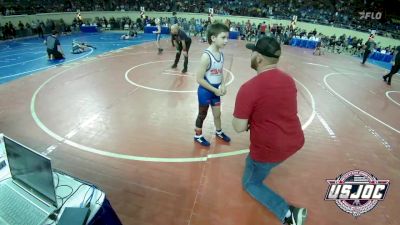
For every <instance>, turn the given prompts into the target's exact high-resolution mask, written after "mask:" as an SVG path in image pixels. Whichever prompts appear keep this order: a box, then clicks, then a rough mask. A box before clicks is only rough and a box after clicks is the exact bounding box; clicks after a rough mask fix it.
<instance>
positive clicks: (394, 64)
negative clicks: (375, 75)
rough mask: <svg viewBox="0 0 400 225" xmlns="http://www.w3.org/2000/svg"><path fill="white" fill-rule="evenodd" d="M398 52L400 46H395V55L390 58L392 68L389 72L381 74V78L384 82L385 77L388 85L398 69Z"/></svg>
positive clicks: (399, 60)
mask: <svg viewBox="0 0 400 225" xmlns="http://www.w3.org/2000/svg"><path fill="white" fill-rule="evenodd" d="M399 52H400V46H397V48H396V51H395V52H394V53H395V55H393V59H392V69H391V70H390V72H389V73H388V74H386V75H385V76H383V80H384V81H385V82H386V79H387V84H388V85H391V82H392V76H393V74H395V73H397V72H398V71H399V69H400V54H399Z"/></svg>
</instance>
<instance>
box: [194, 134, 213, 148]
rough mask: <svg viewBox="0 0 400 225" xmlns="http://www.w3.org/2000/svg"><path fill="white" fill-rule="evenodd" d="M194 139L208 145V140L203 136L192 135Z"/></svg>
mask: <svg viewBox="0 0 400 225" xmlns="http://www.w3.org/2000/svg"><path fill="white" fill-rule="evenodd" d="M194 141H195V142H197V143H199V144H201V145H203V146H210V142H208V141H207V140H206V139H205V138H204V137H203V136H201V137H194Z"/></svg>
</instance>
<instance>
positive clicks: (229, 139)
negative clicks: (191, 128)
mask: <svg viewBox="0 0 400 225" xmlns="http://www.w3.org/2000/svg"><path fill="white" fill-rule="evenodd" d="M215 136H217V137H219V138H221V139H222V140H223V141H225V142H230V141H231V138H230V137H228V136H227V135H226V134H225V133H224V132H221V133H218V132H216V133H215Z"/></svg>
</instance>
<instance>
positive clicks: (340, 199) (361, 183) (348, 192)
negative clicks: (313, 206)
mask: <svg viewBox="0 0 400 225" xmlns="http://www.w3.org/2000/svg"><path fill="white" fill-rule="evenodd" d="M327 182H328V184H329V187H328V191H327V193H326V196H325V200H326V201H335V202H336V205H337V206H338V207H339V208H340V209H342V210H343V211H345V212H347V213H349V214H352V215H353V216H354V217H357V216H360V215H361V214H363V213H366V212H369V211H370V210H372V209H373V208H374V207H375V206H376V205H377V204H378V201H382V200H384V199H385V196H386V193H387V191H388V189H389V182H390V181H389V180H378V179H377V178H376V177H374V176H373V175H372V174H369V173H367V172H365V171H362V170H351V171H349V172H347V173H344V174H341V175H339V176H338V177H337V178H336V179H335V180H327Z"/></svg>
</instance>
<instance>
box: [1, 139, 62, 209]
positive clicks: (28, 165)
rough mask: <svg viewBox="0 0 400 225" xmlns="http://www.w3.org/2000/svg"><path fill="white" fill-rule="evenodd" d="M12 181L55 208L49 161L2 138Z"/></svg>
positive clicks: (51, 171) (10, 140)
mask: <svg viewBox="0 0 400 225" xmlns="http://www.w3.org/2000/svg"><path fill="white" fill-rule="evenodd" d="M4 144H5V147H6V153H7V158H8V164H9V166H10V172H11V176H12V179H13V180H14V181H16V182H18V183H22V185H23V186H24V187H25V188H28V191H34V193H32V194H34V195H36V194H39V195H40V196H36V197H40V199H43V197H44V198H45V199H44V200H46V202H49V203H51V204H52V205H54V206H56V207H57V200H56V193H55V188H54V180H53V170H52V168H51V162H50V159H49V158H47V157H45V156H43V155H41V154H39V153H37V152H35V151H33V150H31V149H29V148H28V147H25V146H24V145H22V144H19V143H17V142H16V141H14V140H12V139H10V138H8V137H6V136H4Z"/></svg>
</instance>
